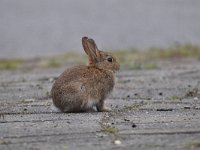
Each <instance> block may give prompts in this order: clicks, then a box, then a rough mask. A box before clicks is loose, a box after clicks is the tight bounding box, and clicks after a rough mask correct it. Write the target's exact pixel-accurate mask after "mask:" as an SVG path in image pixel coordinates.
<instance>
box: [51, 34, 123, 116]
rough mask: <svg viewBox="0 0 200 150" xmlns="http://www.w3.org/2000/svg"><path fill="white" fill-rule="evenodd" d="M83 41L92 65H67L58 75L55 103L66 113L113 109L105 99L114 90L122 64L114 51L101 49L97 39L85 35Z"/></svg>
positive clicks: (53, 95)
mask: <svg viewBox="0 0 200 150" xmlns="http://www.w3.org/2000/svg"><path fill="white" fill-rule="evenodd" d="M82 45H83V49H84V51H85V53H86V54H87V55H88V60H89V61H88V65H79V66H75V67H72V68H69V69H66V70H65V71H64V72H63V73H62V74H61V75H60V76H59V77H58V78H57V80H56V81H55V82H54V84H53V86H52V90H51V95H52V99H53V103H54V105H55V106H56V107H57V108H58V109H60V110H61V111H62V112H66V113H73V112H90V111H98V112H107V111H111V109H110V108H108V107H106V106H105V104H104V101H105V99H106V97H107V96H108V95H109V94H110V93H111V92H112V90H113V87H114V85H115V76H114V75H115V72H116V71H118V70H119V69H120V65H119V63H118V62H117V60H116V58H115V57H114V56H113V55H112V54H110V53H108V52H104V51H101V50H99V49H98V48H97V45H96V43H95V41H94V40H93V39H90V38H88V37H83V38H82ZM95 108H96V109H95Z"/></svg>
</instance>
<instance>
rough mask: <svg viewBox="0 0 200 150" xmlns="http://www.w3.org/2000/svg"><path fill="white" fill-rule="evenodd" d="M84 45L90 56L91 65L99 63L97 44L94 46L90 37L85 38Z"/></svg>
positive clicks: (83, 39)
mask: <svg viewBox="0 0 200 150" xmlns="http://www.w3.org/2000/svg"><path fill="white" fill-rule="evenodd" d="M82 45H83V49H84V51H85V53H86V54H87V55H88V56H89V64H95V63H96V62H97V56H96V44H95V45H94V44H92V43H91V39H88V37H83V38H82Z"/></svg>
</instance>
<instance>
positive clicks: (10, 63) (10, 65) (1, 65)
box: [0, 59, 23, 70]
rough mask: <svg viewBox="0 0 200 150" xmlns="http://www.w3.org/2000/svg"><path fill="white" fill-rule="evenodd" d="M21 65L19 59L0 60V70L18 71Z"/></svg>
mask: <svg viewBox="0 0 200 150" xmlns="http://www.w3.org/2000/svg"><path fill="white" fill-rule="evenodd" d="M22 63H23V60H21V59H1V60H0V70H12V69H18V68H19V67H20V65H21V64H22Z"/></svg>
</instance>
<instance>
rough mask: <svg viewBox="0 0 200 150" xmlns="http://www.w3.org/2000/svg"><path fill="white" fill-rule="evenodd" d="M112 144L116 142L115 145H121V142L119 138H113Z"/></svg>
mask: <svg viewBox="0 0 200 150" xmlns="http://www.w3.org/2000/svg"><path fill="white" fill-rule="evenodd" d="M114 144H116V145H121V144H122V142H121V141H120V140H115V141H114Z"/></svg>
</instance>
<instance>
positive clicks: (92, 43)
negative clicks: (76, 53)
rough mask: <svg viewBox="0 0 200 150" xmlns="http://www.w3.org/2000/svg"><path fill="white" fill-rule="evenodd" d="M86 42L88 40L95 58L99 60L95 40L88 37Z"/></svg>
mask: <svg viewBox="0 0 200 150" xmlns="http://www.w3.org/2000/svg"><path fill="white" fill-rule="evenodd" d="M88 42H89V48H90V49H93V51H94V53H95V56H96V59H97V60H100V51H99V49H98V47H97V45H96V43H95V41H94V40H93V39H88Z"/></svg>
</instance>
